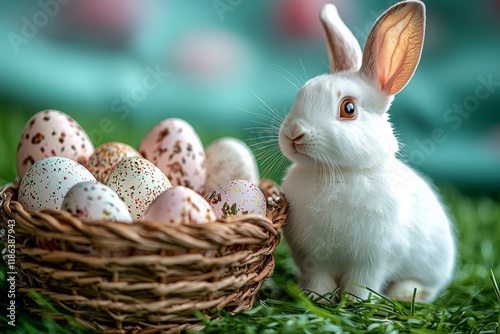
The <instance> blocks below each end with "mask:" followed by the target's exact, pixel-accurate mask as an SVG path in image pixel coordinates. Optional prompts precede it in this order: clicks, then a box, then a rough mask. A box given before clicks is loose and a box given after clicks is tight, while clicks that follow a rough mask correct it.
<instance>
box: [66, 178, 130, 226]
mask: <svg viewBox="0 0 500 334" xmlns="http://www.w3.org/2000/svg"><path fill="white" fill-rule="evenodd" d="M61 208H62V210H66V211H68V212H69V213H71V214H72V215H73V216H75V217H78V218H79V219H80V220H81V221H91V220H111V221H121V222H124V223H131V222H132V217H131V216H130V213H129V212H128V207H127V204H125V202H124V201H122V199H121V198H120V197H119V196H118V195H117V194H116V193H115V192H114V191H113V189H111V188H109V187H108V186H106V185H104V184H102V183H99V182H92V181H85V182H81V183H78V184H76V185H74V186H73V187H72V188H71V189H70V190H69V191H68V193H67V194H66V196H65V197H64V201H63V203H62V206H61Z"/></svg>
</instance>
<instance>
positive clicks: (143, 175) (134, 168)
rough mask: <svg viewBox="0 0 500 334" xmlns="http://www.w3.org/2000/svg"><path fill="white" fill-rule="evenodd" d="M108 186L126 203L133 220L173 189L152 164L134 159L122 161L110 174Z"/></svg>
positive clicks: (163, 175)
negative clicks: (166, 191)
mask: <svg viewBox="0 0 500 334" xmlns="http://www.w3.org/2000/svg"><path fill="white" fill-rule="evenodd" d="M106 185H107V186H108V187H110V188H111V189H113V190H114V191H115V192H116V193H117V194H118V196H120V198H121V199H122V200H123V201H125V203H126V204H127V206H128V210H129V212H130V214H131V215H132V219H139V218H140V217H141V216H142V214H143V212H144V211H145V210H146V208H147V207H148V206H149V205H150V204H151V203H153V201H154V200H155V199H156V197H158V196H159V195H160V194H161V193H162V192H164V191H165V190H167V189H169V188H171V187H172V185H171V183H170V181H169V180H168V178H167V177H166V176H165V174H164V173H163V172H162V171H161V170H160V169H159V168H158V167H156V166H155V165H154V164H153V163H152V162H150V161H148V160H146V159H143V158H139V157H132V158H127V159H123V160H121V161H120V162H119V163H117V164H116V165H115V167H114V168H113V170H112V171H111V173H110V174H109V177H108V181H107V182H106Z"/></svg>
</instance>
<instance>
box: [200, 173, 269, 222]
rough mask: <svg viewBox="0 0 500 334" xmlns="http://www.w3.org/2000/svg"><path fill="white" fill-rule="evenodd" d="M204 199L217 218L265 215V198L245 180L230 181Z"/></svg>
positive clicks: (257, 188)
mask: <svg viewBox="0 0 500 334" xmlns="http://www.w3.org/2000/svg"><path fill="white" fill-rule="evenodd" d="M205 199H206V200H207V201H208V202H209V203H210V206H211V207H212V209H213V210H214V212H215V216H216V217H217V218H228V217H229V216H235V215H244V214H248V213H257V214H260V215H263V216H265V215H266V208H267V204H266V198H265V196H264V194H263V193H262V191H261V190H260V189H259V187H257V185H255V184H253V183H252V182H249V181H246V180H231V181H228V182H225V183H223V184H221V185H220V186H218V187H217V188H216V189H215V190H213V191H211V192H209V193H208V194H207V195H206V196H205Z"/></svg>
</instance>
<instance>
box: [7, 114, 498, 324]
mask: <svg viewBox="0 0 500 334" xmlns="http://www.w3.org/2000/svg"><path fill="white" fill-rule="evenodd" d="M26 119H27V118H26V116H23V115H22V114H19V115H17V116H16V114H12V113H10V114H9V115H8V116H7V115H6V114H4V113H0V130H1V131H0V152H1V153H2V158H3V159H2V160H0V184H4V183H6V182H9V181H12V180H13V179H14V177H15V168H14V161H15V143H16V142H17V138H18V137H19V134H20V132H21V130H22V127H23V126H24V122H25V121H26ZM81 123H82V125H83V126H84V127H85V122H81ZM88 123H89V124H90V123H91V121H90V120H88ZM146 130H147V128H145V129H144V131H146ZM127 131H128V130H127ZM140 133H142V130H141V131H140V132H139V134H140ZM112 135H113V136H114V137H113V138H107V139H109V140H120V141H124V142H127V143H130V144H136V141H137V138H138V137H137V136H138V134H134V136H136V137H137V138H136V137H128V134H127V132H126V131H118V132H116V133H113V134H112ZM443 192H444V198H445V200H446V202H447V203H448V204H449V207H450V210H451V212H452V213H453V215H454V217H455V218H456V230H457V239H458V244H459V250H460V258H459V261H458V265H457V271H456V274H455V279H454V281H453V282H452V283H451V285H450V286H449V287H448V289H446V290H445V291H444V292H443V293H441V294H440V295H439V297H438V298H437V300H436V301H435V302H434V303H433V304H430V305H425V304H415V303H399V302H396V301H394V300H388V299H386V298H384V297H383V296H380V295H378V294H376V293H373V294H372V299H371V301H349V300H347V299H346V298H345V296H344V297H343V298H342V299H341V301H340V302H339V303H336V304H332V303H328V302H327V303H326V304H325V303H323V304H320V303H317V300H316V301H315V300H313V299H311V298H309V297H308V296H307V295H305V294H304V293H302V292H301V291H300V289H299V288H298V286H297V284H296V282H297V270H296V268H295V266H294V264H293V261H292V259H291V257H290V255H289V250H288V248H287V246H286V244H285V242H282V243H281V244H280V246H279V247H278V249H277V252H276V256H277V266H276V270H275V273H274V275H273V276H272V277H271V278H270V279H268V280H267V281H266V282H265V285H264V287H263V289H262V291H261V294H260V298H259V300H258V301H257V302H256V304H255V305H254V308H252V309H251V310H249V311H244V312H241V313H239V314H236V315H234V316H233V315H230V314H228V313H227V312H224V311H220V313H219V318H218V319H216V320H212V321H210V322H207V323H206V327H205V329H204V331H203V332H204V333H417V334H419V333H422V334H426V333H500V330H499V329H498V324H499V323H500V291H499V289H498V284H500V280H499V278H500V249H499V245H500V206H499V205H498V203H499V200H500V198H494V197H468V196H465V195H463V194H461V193H460V192H459V191H457V190H455V189H452V188H450V187H444V190H443ZM5 272H6V269H5V266H3V265H2V266H0V282H1V283H0V296H1V297H0V309H1V311H0V333H68V334H69V333H72V334H80V333H86V331H85V330H83V329H81V328H79V327H78V325H77V324H76V323H75V321H74V320H72V318H71V317H69V316H68V317H67V321H68V324H65V325H59V324H57V323H56V322H55V321H53V320H52V319H51V318H50V316H47V317H44V318H40V317H37V316H34V315H31V314H29V313H28V312H26V311H25V310H22V309H19V308H21V306H22V305H23V297H24V296H21V295H17V299H16V301H17V304H16V305H17V306H18V307H19V308H18V310H17V320H16V324H17V326H16V327H15V328H11V327H10V326H8V325H6V323H7V318H6V308H7V302H8V300H7V287H8V286H7V283H6V281H5V277H6V275H5ZM34 297H35V298H37V296H36V295H34ZM40 301H41V302H44V301H43V299H40ZM46 308H47V309H48V311H50V312H57V310H55V309H54V308H53V307H52V306H51V305H50V304H46Z"/></svg>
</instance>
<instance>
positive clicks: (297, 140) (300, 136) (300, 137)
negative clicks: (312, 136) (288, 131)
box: [290, 133, 306, 144]
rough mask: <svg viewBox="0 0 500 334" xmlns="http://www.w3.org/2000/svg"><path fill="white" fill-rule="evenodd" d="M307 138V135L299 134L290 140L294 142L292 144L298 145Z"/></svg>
mask: <svg viewBox="0 0 500 334" xmlns="http://www.w3.org/2000/svg"><path fill="white" fill-rule="evenodd" d="M305 136H306V134H305V133H298V134H296V135H294V136H293V137H292V138H290V139H291V140H292V142H294V143H297V144H300V143H299V142H300V141H301V140H302V139H304V137H305Z"/></svg>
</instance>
